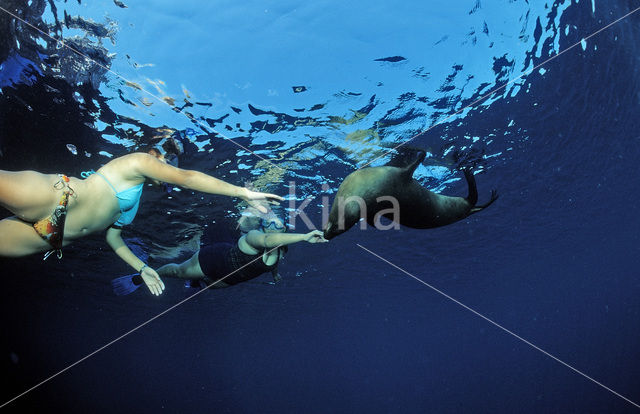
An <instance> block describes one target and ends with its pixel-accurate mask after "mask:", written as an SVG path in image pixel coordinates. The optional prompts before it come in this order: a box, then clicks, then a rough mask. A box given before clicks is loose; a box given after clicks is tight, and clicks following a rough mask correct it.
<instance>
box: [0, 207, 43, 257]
mask: <svg viewBox="0 0 640 414" xmlns="http://www.w3.org/2000/svg"><path fill="white" fill-rule="evenodd" d="M47 250H51V245H50V244H49V243H47V242H46V241H45V240H44V239H43V238H42V237H40V235H38V233H36V231H35V230H34V229H33V226H31V224H30V223H25V222H24V221H22V220H20V219H18V218H16V217H9V218H6V219H4V220H1V221H0V256H4V257H20V256H27V255H29V254H33V253H39V252H45V251H47Z"/></svg>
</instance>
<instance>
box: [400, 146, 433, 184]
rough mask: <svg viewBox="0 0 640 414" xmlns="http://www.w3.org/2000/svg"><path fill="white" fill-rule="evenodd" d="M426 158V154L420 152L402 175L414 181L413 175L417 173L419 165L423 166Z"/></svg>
mask: <svg viewBox="0 0 640 414" xmlns="http://www.w3.org/2000/svg"><path fill="white" fill-rule="evenodd" d="M426 156H427V153H426V152H424V151H422V150H419V151H418V152H417V154H416V159H415V160H413V161H412V162H411V164H409V165H407V166H406V167H404V171H403V172H402V175H404V176H405V177H406V178H407V179H409V180H410V179H412V178H413V173H414V172H415V170H416V168H418V165H420V164H422V161H424V158H425V157H426Z"/></svg>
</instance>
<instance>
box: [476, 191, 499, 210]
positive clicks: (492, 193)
mask: <svg viewBox="0 0 640 414" xmlns="http://www.w3.org/2000/svg"><path fill="white" fill-rule="evenodd" d="M498 197H499V196H498V192H497V191H496V190H491V199H490V200H489V201H488V202H486V203H485V204H483V205H481V206H475V207H474V208H472V209H471V211H470V212H469V214H473V213H477V212H478V211H480V210H484V209H485V208H487V207H489V206H490V205H491V204H493V202H494V201H496V200H497V199H498Z"/></svg>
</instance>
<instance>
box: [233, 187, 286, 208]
mask: <svg viewBox="0 0 640 414" xmlns="http://www.w3.org/2000/svg"><path fill="white" fill-rule="evenodd" d="M244 190H245V191H244V195H241V196H240V197H241V198H242V199H243V200H244V201H246V202H247V204H249V205H250V206H251V207H253V208H255V209H257V210H258V211H259V212H261V213H267V212H268V209H267V207H266V206H265V202H267V204H280V202H281V201H284V198H282V197H280V196H279V195H275V194H271V193H259V192H257V191H251V190H249V189H248V188H245V189H244Z"/></svg>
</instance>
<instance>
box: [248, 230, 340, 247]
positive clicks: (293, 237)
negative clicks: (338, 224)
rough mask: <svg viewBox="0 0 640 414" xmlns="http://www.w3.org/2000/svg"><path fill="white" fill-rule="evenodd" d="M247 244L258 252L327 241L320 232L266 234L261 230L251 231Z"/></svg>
mask: <svg viewBox="0 0 640 414" xmlns="http://www.w3.org/2000/svg"><path fill="white" fill-rule="evenodd" d="M246 240H247V243H249V245H250V246H251V247H253V248H254V249H256V250H262V249H273V248H274V247H278V246H286V245H288V244H293V243H298V242H301V241H306V242H308V243H325V242H328V241H329V240H326V239H325V238H324V236H323V233H322V232H321V231H320V230H313V231H310V232H309V233H264V232H262V231H260V230H251V231H250V232H249V233H247V238H246Z"/></svg>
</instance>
